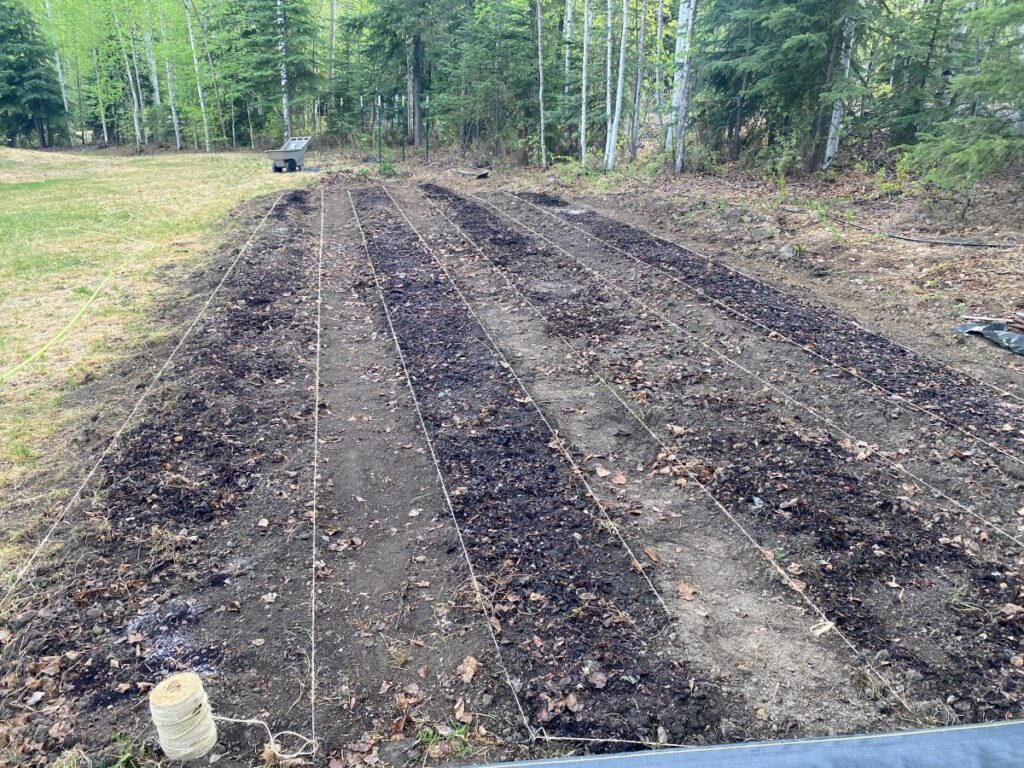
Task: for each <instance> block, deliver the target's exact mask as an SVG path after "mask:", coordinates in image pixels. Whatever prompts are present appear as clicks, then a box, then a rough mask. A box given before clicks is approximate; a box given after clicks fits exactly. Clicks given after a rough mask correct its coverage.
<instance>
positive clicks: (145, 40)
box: [142, 24, 162, 107]
mask: <svg viewBox="0 0 1024 768" xmlns="http://www.w3.org/2000/svg"><path fill="white" fill-rule="evenodd" d="M142 48H143V50H144V51H145V52H146V60H147V61H148V62H149V87H150V88H151V89H152V91H153V104H154V106H157V107H159V106H161V103H162V102H161V100H160V80H159V77H158V75H157V72H158V71H159V70H158V69H157V68H156V54H155V53H154V52H153V34H152V33H151V32H150V31H149V26H148V24H147V26H146V30H145V31H144V32H143V33H142Z"/></svg>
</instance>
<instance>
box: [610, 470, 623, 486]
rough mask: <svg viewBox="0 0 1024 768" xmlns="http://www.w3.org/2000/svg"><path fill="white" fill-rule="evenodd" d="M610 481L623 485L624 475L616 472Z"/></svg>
mask: <svg viewBox="0 0 1024 768" xmlns="http://www.w3.org/2000/svg"><path fill="white" fill-rule="evenodd" d="M612 482H613V483H615V484H616V485H625V484H626V476H625V475H624V474H622V473H621V472H616V473H615V476H614V477H613V478H612Z"/></svg>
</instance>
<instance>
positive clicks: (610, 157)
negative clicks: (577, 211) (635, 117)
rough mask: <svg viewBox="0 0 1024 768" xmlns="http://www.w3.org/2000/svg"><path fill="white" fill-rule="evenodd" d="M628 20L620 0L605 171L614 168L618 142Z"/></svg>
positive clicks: (626, 5) (624, 3)
mask: <svg viewBox="0 0 1024 768" xmlns="http://www.w3.org/2000/svg"><path fill="white" fill-rule="evenodd" d="M628 22H629V0H622V32H621V33H620V35H619V74H618V77H617V81H616V88H615V116H614V117H613V118H612V130H611V132H610V133H609V134H608V141H607V143H606V144H605V158H604V168H605V170H606V171H610V170H613V169H614V168H615V150H616V145H617V144H618V143H619V123H620V121H621V119H622V88H623V86H624V85H625V82H626V35H627V32H628V27H627V24H628Z"/></svg>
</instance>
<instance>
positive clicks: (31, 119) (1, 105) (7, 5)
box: [0, 0, 64, 148]
mask: <svg viewBox="0 0 1024 768" xmlns="http://www.w3.org/2000/svg"><path fill="white" fill-rule="evenodd" d="M53 61H54V57H53V49H52V48H51V47H50V45H49V44H48V43H47V42H46V41H45V39H44V38H43V36H42V35H41V34H40V32H39V29H38V27H37V26H36V23H35V21H34V20H33V18H32V16H31V15H30V14H29V12H28V9H26V8H25V6H23V5H22V4H21V2H20V0H0V135H2V136H3V139H4V141H5V142H6V143H8V144H13V143H15V142H17V141H18V140H19V139H20V138H22V137H25V136H31V135H32V133H33V132H34V133H35V134H36V140H37V141H38V143H39V146H40V148H42V147H45V146H46V129H47V128H50V129H51V130H52V129H53V128H55V127H57V126H59V125H60V122H61V116H62V114H63V111H64V106H63V103H62V101H61V97H60V87H59V86H58V84H57V73H56V72H55V71H54V69H53Z"/></svg>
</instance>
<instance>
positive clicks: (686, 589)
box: [676, 581, 697, 600]
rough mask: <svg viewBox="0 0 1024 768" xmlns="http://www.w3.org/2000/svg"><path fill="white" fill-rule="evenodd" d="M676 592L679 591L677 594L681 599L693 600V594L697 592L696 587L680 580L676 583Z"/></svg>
mask: <svg viewBox="0 0 1024 768" xmlns="http://www.w3.org/2000/svg"><path fill="white" fill-rule="evenodd" d="M676 592H678V593H679V596H680V597H682V598H683V600H693V598H694V596H695V595H696V594H697V588H696V587H694V586H692V585H691V584H687V583H686V582H685V581H680V582H679V583H678V584H676Z"/></svg>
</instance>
